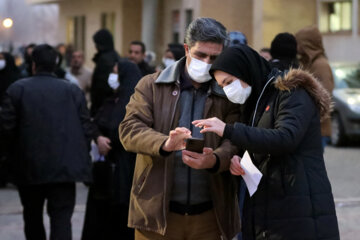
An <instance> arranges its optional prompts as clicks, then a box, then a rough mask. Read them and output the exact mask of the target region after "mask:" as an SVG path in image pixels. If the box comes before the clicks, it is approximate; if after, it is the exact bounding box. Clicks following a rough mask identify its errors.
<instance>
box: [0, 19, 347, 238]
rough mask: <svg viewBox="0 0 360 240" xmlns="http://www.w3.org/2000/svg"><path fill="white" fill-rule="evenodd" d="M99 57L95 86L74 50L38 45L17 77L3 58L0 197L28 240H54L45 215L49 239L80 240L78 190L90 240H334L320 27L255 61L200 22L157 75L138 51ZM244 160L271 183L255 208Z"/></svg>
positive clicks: (99, 45)
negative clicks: (196, 144)
mask: <svg viewBox="0 0 360 240" xmlns="http://www.w3.org/2000/svg"><path fill="white" fill-rule="evenodd" d="M93 42H94V44H95V47H96V49H97V52H96V54H95V56H94V57H93V61H94V63H95V68H94V69H93V71H92V70H90V69H89V68H87V67H85V66H84V63H85V58H84V53H83V52H82V51H81V50H77V49H73V48H72V47H71V46H66V45H64V44H59V45H57V46H55V47H53V46H50V45H48V44H39V45H35V44H29V45H28V46H27V47H26V48H24V61H23V63H22V64H21V65H18V66H17V65H16V64H15V60H14V57H13V56H12V55H11V54H9V53H7V52H0V84H1V86H0V90H1V92H0V104H1V105H0V106H1V108H0V141H1V144H0V150H1V152H0V158H1V160H0V178H1V182H0V184H2V185H5V184H6V182H7V181H11V182H12V183H14V184H15V185H16V186H17V189H18V191H19V196H20V200H21V203H22V206H23V217H24V232H25V236H26V239H28V240H32V239H36V240H45V239H46V232H45V228H44V224H43V208H44V204H45V201H46V205H47V212H48V215H49V217H50V239H52V240H55V239H61V240H69V239H72V233H71V217H72V214H73V211H74V207H75V196H76V187H75V183H76V182H83V183H84V184H86V185H87V186H88V188H89V191H88V197H87V204H86V212H85V219H84V226H83V231H82V237H81V239H82V240H91V239H110V240H111V239H129V240H131V239H136V240H150V239H154V240H159V239H164V240H165V239H169V240H177V239H179V240H185V239H189V240H201V239H206V240H211V239H214V240H215V239H228V240H231V239H233V238H234V237H237V238H238V239H244V240H255V239H256V240H260V239H274V240H276V239H279V240H281V239H291V240H293V239H299V240H300V239H301V240H303V239H328V240H335V239H340V237H339V230H338V224H337V218H336V212H335V205H334V200H333V196H332V191H331V185H330V182H329V180H328V177H327V174H326V169H325V164H324V158H323V151H324V147H325V146H326V144H327V143H328V142H329V136H330V130H331V129H330V128H329V127H330V126H329V121H330V111H331V91H332V89H333V86H334V83H333V77H332V73H331V69H330V67H329V64H328V62H327V59H326V55H325V51H324V47H323V45H322V39H321V34H320V32H319V30H318V29H317V28H316V27H306V28H304V29H302V30H300V31H299V32H297V33H296V34H295V35H293V34H291V33H287V32H284V33H279V34H278V35H276V36H275V38H274V40H273V41H272V43H271V46H270V48H268V49H266V48H263V49H261V51H259V52H257V51H255V50H254V49H252V48H251V47H250V46H248V42H247V38H246V36H245V35H244V34H243V33H241V32H237V31H233V32H227V30H226V28H225V27H224V26H223V24H221V23H220V22H218V21H216V20H215V19H212V18H197V19H195V20H194V21H193V22H191V23H190V25H189V26H188V28H187V30H186V34H185V39H184V44H178V43H170V44H168V45H167V46H166V48H165V51H164V53H163V57H162V59H161V63H160V64H159V65H158V66H154V65H153V64H152V62H151V61H149V58H148V56H147V54H146V53H147V51H146V46H145V44H144V43H143V42H141V41H132V42H131V43H130V44H129V51H128V53H127V54H124V56H122V55H120V54H119V53H118V52H117V51H116V50H115V47H114V40H113V36H112V35H111V33H110V32H109V31H108V30H106V29H101V30H99V31H97V32H96V33H95V34H94V35H93ZM299 56H300V57H299ZM191 138H196V139H202V140H203V143H204V146H203V148H202V151H201V152H194V151H192V150H189V149H187V148H186V142H187V140H188V139H191ZM247 152H248V154H249V156H250V157H251V160H252V161H253V163H254V165H255V166H256V167H257V168H258V169H259V170H260V172H261V173H262V178H261V181H260V183H259V186H258V189H257V191H256V192H255V193H254V195H252V196H250V195H249V192H248V191H247V188H246V185H245V183H244V181H243V179H242V177H241V176H244V175H245V174H246V173H245V172H246V171H245V170H246V169H244V166H243V165H242V156H243V155H244V153H247Z"/></svg>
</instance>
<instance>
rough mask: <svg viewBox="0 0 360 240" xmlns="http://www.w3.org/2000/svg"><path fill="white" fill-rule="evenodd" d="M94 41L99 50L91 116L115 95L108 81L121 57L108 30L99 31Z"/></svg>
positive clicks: (92, 88) (94, 76)
mask: <svg viewBox="0 0 360 240" xmlns="http://www.w3.org/2000/svg"><path fill="white" fill-rule="evenodd" d="M93 40H94V42H95V45H96V48H97V50H98V52H97V53H96V54H95V56H94V58H93V61H94V63H95V69H94V72H93V76H92V81H91V88H90V97H91V115H92V116H95V115H96V113H97V111H98V109H99V108H100V107H101V105H102V103H103V102H104V100H105V99H106V98H108V97H110V96H112V94H113V91H112V89H111V88H110V87H109V85H108V83H107V80H108V77H109V74H110V73H111V72H112V71H113V68H114V66H115V64H116V62H118V61H119V58H120V56H119V54H118V53H117V52H116V51H115V50H114V41H113V37H112V35H111V33H110V32H109V31H108V30H106V29H101V30H99V31H98V32H96V33H95V34H94V36H93Z"/></svg>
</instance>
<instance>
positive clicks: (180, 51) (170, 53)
mask: <svg viewBox="0 0 360 240" xmlns="http://www.w3.org/2000/svg"><path fill="white" fill-rule="evenodd" d="M184 56H185V50H184V46H183V45H181V44H179V43H169V44H168V48H167V49H166V51H165V53H164V56H163V58H162V63H161V65H159V66H158V67H157V71H161V70H164V69H165V68H167V67H169V66H171V65H173V64H174V63H175V62H176V61H178V60H180V58H182V57H184Z"/></svg>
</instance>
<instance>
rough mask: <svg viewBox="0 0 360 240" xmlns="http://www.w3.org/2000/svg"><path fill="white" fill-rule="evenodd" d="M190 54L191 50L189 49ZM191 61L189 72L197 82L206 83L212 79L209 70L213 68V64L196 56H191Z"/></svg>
mask: <svg viewBox="0 0 360 240" xmlns="http://www.w3.org/2000/svg"><path fill="white" fill-rule="evenodd" d="M189 55H190V51H189ZM190 58H191V62H190V64H189V66H188V69H187V70H188V73H189V75H190V77H191V79H193V80H194V81H195V82H198V83H204V82H208V81H209V80H211V75H210V74H209V70H210V68H211V64H208V63H206V62H203V61H201V60H198V59H196V58H193V57H191V55H190Z"/></svg>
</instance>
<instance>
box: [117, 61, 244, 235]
mask: <svg viewBox="0 0 360 240" xmlns="http://www.w3.org/2000/svg"><path fill="white" fill-rule="evenodd" d="M185 60H186V58H185V57H184V58H182V59H180V60H179V61H178V62H176V63H175V64H173V65H172V66H170V67H168V68H166V69H165V70H164V71H162V72H161V73H155V74H151V75H147V76H145V77H144V78H142V79H141V80H140V82H139V83H138V84H137V86H136V88H135V93H134V94H133V95H132V97H131V99H130V102H129V104H128V105H127V107H126V116H125V118H124V120H123V121H122V123H121V124H120V127H119V135H120V140H121V142H122V144H123V146H124V148H125V150H127V151H132V152H136V153H137V158H136V165H135V171H134V179H133V186H132V189H131V195H130V209H129V221H128V226H129V227H133V228H136V229H140V230H146V231H153V232H157V233H159V234H162V235H164V234H165V233H166V229H167V223H166V219H167V215H168V212H169V200H170V193H171V187H172V186H171V185H172V182H173V181H172V180H173V173H172V172H173V169H174V166H173V162H174V153H172V154H170V155H169V156H162V155H161V154H160V148H161V146H162V145H163V143H164V142H165V141H166V139H167V138H168V135H169V132H170V130H172V129H175V128H176V127H177V126H178V120H179V106H178V100H179V98H180V82H179V77H180V69H183V66H184V65H185ZM208 117H218V118H220V119H223V120H224V121H225V122H234V121H237V120H238V118H239V108H238V107H237V106H236V105H234V104H231V103H230V102H229V101H228V100H227V99H226V97H225V95H224V92H223V91H222V89H221V88H220V87H219V86H218V85H217V84H216V82H215V81H214V80H213V81H212V83H211V87H210V90H209V92H208V97H207V100H206V103H205V108H204V118H208ZM204 140H205V146H206V147H211V148H213V149H214V153H215V154H216V155H217V156H218V158H219V160H220V166H219V169H218V171H217V172H216V173H212V174H210V173H209V174H210V185H211V195H212V201H213V205H214V211H215V215H216V218H217V222H218V225H219V230H220V231H221V233H222V236H223V237H224V239H232V237H234V236H235V234H237V233H238V232H239V231H240V226H239V223H240V217H239V209H238V204H237V198H236V192H235V191H236V187H237V186H236V182H235V180H234V179H233V177H232V176H231V174H230V173H229V172H228V171H227V170H228V169H229V165H230V159H231V157H232V156H233V155H234V154H236V153H237V149H236V148H235V147H234V146H232V145H231V144H230V142H229V141H228V140H225V141H222V139H221V138H220V137H218V136H216V135H215V134H207V135H205V136H204Z"/></svg>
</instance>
